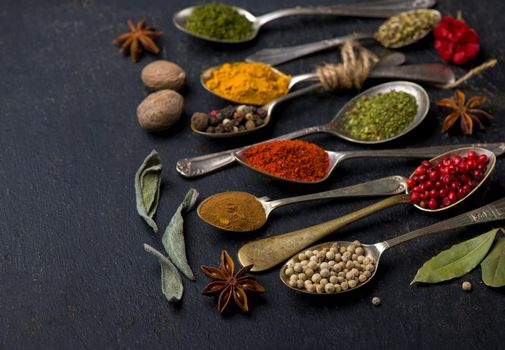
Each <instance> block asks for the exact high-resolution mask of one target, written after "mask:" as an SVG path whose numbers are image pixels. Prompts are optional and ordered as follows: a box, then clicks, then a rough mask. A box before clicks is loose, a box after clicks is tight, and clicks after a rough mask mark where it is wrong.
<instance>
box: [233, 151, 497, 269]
mask: <svg viewBox="0 0 505 350" xmlns="http://www.w3.org/2000/svg"><path fill="white" fill-rule="evenodd" d="M470 152H473V153H475V154H474V155H476V156H477V158H475V159H478V157H480V156H485V157H486V159H487V163H485V164H487V167H486V169H485V170H483V171H484V173H482V174H480V175H479V178H480V180H479V181H478V182H477V181H476V182H475V183H472V184H471V186H469V187H468V188H467V189H465V190H462V192H461V196H459V192H458V194H456V192H454V191H456V190H450V191H448V190H447V188H452V187H453V185H452V183H451V184H450V185H449V182H448V183H447V184H448V186H444V185H443V184H445V180H443V176H442V175H440V174H442V170H441V168H437V169H436V171H437V172H438V174H437V177H439V178H440V179H442V180H437V181H442V182H443V184H442V186H443V187H441V188H440V190H444V193H441V192H440V190H438V187H434V188H432V187H430V190H429V191H428V189H427V188H426V181H424V182H422V183H423V186H424V188H423V190H424V191H428V193H427V194H426V193H424V194H423V195H424V196H425V197H424V198H423V200H425V201H427V202H428V203H426V202H425V203H421V202H420V201H419V197H418V194H419V190H420V188H418V187H420V186H421V185H420V184H419V185H418V184H417V183H418V182H417V181H418V180H419V178H416V177H415V176H418V175H417V169H416V171H414V172H413V173H412V174H411V175H410V177H409V179H408V180H407V181H406V183H407V187H409V189H408V190H407V191H406V193H405V194H399V195H395V196H392V197H389V198H386V199H384V200H382V201H380V202H378V203H375V204H372V205H370V206H368V207H365V208H362V209H360V210H357V211H354V212H352V213H349V214H346V215H344V216H341V217H339V218H336V219H333V220H330V221H326V222H323V223H321V224H317V225H314V226H309V227H305V228H302V229H299V230H296V231H292V232H288V233H284V234H280V235H275V236H272V237H268V238H263V239H259V240H256V241H252V242H249V243H246V244H245V245H243V246H242V247H241V248H240V249H239V251H238V259H239V261H240V263H241V264H242V265H243V266H246V265H249V264H253V265H254V267H253V268H252V270H251V271H264V270H268V269H270V268H272V267H274V266H276V265H277V264H280V263H282V262H283V261H285V260H287V259H289V258H290V257H291V256H293V255H294V254H295V253H296V252H299V251H301V250H302V249H305V248H306V247H309V246H311V245H312V244H314V243H316V242H317V241H319V240H321V239H323V238H324V237H326V236H328V235H329V234H331V233H333V232H335V231H337V230H338V229H341V228H342V227H344V226H346V225H348V224H350V223H352V222H354V221H357V220H359V219H361V218H364V217H366V216H368V215H370V214H373V213H376V212H378V211H380V210H383V209H386V208H389V207H391V206H394V205H398V204H411V205H413V206H414V207H415V208H417V209H419V210H422V211H425V212H429V213H435V212H440V211H444V210H447V209H450V208H452V207H454V206H457V205H459V204H461V203H462V202H463V201H464V200H466V199H468V198H469V197H470V196H471V195H472V194H474V193H475V192H476V191H477V189H478V188H479V187H480V186H481V185H482V184H483V183H484V182H486V180H487V179H488V178H489V176H490V174H491V173H492V171H493V169H494V166H495V164H496V156H495V154H494V153H493V152H491V151H489V150H486V149H483V148H473V147H470V148H460V149H455V150H452V151H449V152H446V153H443V154H440V155H438V156H436V157H435V158H433V159H431V160H430V161H429V163H430V164H431V165H433V166H435V165H437V164H438V163H440V164H441V165H443V166H444V167H449V166H450V165H452V160H454V159H460V161H461V160H462V159H464V157H468V155H469V154H470ZM446 159H449V161H450V163H449V164H448V165H444V163H443V162H445V161H446ZM467 160H468V159H467ZM423 163H424V162H423ZM458 164H460V163H458ZM434 169H435V168H434ZM430 171H431V170H430ZM463 175H465V174H463ZM430 176H431V174H430ZM462 177H463V176H461V178H462ZM430 178H431V177H428V179H430ZM449 180H450V181H452V180H451V178H449ZM412 181H414V185H413V184H412ZM471 181H473V180H471ZM434 182H436V181H434ZM455 182H458V181H455ZM412 186H413V187H412ZM435 186H437V185H435ZM460 186H461V183H460ZM454 187H456V186H454ZM431 189H435V190H438V193H433V194H432V193H431V192H430V191H431ZM458 191H459V187H458ZM451 193H452V194H451ZM442 196H443V198H442ZM428 198H429V199H428ZM433 198H437V199H436V202H437V203H438V202H440V205H435V206H431V203H430V201H431V199H433ZM446 200H447V202H446ZM432 208H433V209H432Z"/></svg>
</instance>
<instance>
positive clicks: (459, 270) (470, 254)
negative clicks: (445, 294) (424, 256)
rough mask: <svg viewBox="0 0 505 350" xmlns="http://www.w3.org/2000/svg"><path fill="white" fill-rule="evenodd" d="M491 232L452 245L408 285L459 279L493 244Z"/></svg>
mask: <svg viewBox="0 0 505 350" xmlns="http://www.w3.org/2000/svg"><path fill="white" fill-rule="evenodd" d="M497 231H498V230H491V231H489V232H487V233H484V234H482V235H480V236H477V237H475V238H472V239H469V240H467V241H464V242H461V243H459V244H455V245H453V246H452V247H451V248H449V249H447V250H444V251H443V252H441V253H439V254H438V255H436V256H434V257H433V258H431V259H430V260H428V261H427V262H425V263H424V265H423V266H422V267H421V268H420V269H419V270H418V271H417V274H416V276H415V277H414V280H413V281H412V282H411V283H410V284H413V283H415V282H424V283H438V282H442V281H447V280H450V279H452V278H456V277H461V276H463V275H465V274H466V273H468V272H470V271H471V270H472V269H473V268H474V267H476V266H477V265H478V264H479V263H480V262H481V261H482V259H484V257H485V256H486V254H487V252H488V251H489V249H490V248H491V245H492V244H493V241H494V238H495V236H496V232H497Z"/></svg>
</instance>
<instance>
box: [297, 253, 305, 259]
mask: <svg viewBox="0 0 505 350" xmlns="http://www.w3.org/2000/svg"><path fill="white" fill-rule="evenodd" d="M305 259H307V255H305V253H300V254H298V260H300V261H303V260H305Z"/></svg>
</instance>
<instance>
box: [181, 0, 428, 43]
mask: <svg viewBox="0 0 505 350" xmlns="http://www.w3.org/2000/svg"><path fill="white" fill-rule="evenodd" d="M435 3H436V0H415V1H412V0H382V1H373V2H368V3H366V2H365V3H359V4H339V5H332V6H298V7H294V8H290V9H282V10H277V11H274V12H270V13H266V14H264V15H261V16H258V17H256V16H254V15H253V14H252V13H250V12H249V11H247V10H245V9H242V8H240V7H236V6H231V7H232V8H233V9H235V10H236V11H237V12H238V13H239V14H240V15H242V16H243V17H245V18H246V19H247V20H248V21H249V22H251V24H252V29H253V30H252V32H251V34H250V35H249V36H248V37H246V38H244V39H242V40H221V39H216V38H211V37H206V36H203V35H199V34H196V33H193V32H192V31H190V30H188V29H187V27H186V23H187V21H188V18H189V17H190V16H191V15H192V14H193V11H195V9H196V8H197V7H198V6H191V7H187V8H185V9H183V10H181V11H179V12H177V13H176V14H175V15H174V16H173V23H174V25H175V26H176V27H177V29H179V30H181V31H183V32H184V33H186V34H189V35H191V36H194V37H197V38H199V39H202V40H207V41H211V42H217V43H226V44H239V43H244V42H248V41H251V40H253V39H254V38H256V36H257V35H258V33H259V30H260V28H261V27H262V26H263V25H265V24H267V23H268V22H271V21H273V20H276V19H279V18H283V17H287V16H295V15H337V16H354V17H370V18H387V17H390V16H392V15H394V14H397V13H400V12H402V11H409V10H413V9H420V8H428V7H432V6H434V5H435Z"/></svg>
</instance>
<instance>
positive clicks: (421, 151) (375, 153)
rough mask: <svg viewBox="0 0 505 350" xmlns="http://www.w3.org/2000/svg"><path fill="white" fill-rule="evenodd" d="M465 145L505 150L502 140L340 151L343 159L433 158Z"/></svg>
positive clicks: (499, 151) (498, 152) (490, 149)
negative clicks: (496, 141) (466, 143)
mask: <svg viewBox="0 0 505 350" xmlns="http://www.w3.org/2000/svg"><path fill="white" fill-rule="evenodd" d="M465 147H479V148H485V149H487V150H489V151H491V152H493V153H494V154H495V155H496V156H499V155H502V154H503V153H504V152H505V143H503V142H500V143H476V144H471V145H444V146H431V147H419V148H404V149H386V150H369V151H351V152H339V153H341V154H342V155H343V158H342V159H344V158H345V159H348V158H361V157H363V158H368V157H388V158H433V157H435V156H437V155H439V154H441V153H445V152H449V151H450V150H453V149H457V148H465Z"/></svg>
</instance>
